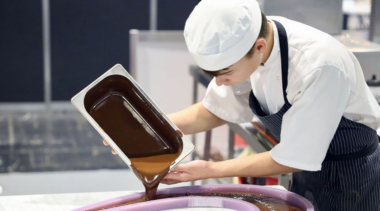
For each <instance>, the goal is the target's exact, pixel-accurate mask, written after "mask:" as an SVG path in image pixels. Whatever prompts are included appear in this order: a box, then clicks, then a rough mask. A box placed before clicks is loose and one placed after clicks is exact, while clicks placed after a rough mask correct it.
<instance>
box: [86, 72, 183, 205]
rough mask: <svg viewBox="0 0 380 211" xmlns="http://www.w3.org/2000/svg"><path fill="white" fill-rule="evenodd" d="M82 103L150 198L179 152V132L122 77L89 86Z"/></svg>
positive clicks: (180, 143) (148, 198) (112, 77)
mask: <svg viewBox="0 0 380 211" xmlns="http://www.w3.org/2000/svg"><path fill="white" fill-rule="evenodd" d="M84 106H85V109H86V111H87V112H88V113H89V114H90V115H91V117H92V118H93V119H94V120H95V121H96V122H97V124H98V125H99V126H100V127H101V128H102V129H103V130H104V132H105V133H107V135H108V136H109V137H110V138H111V139H112V140H113V141H114V142H115V143H116V145H117V146H118V147H119V148H120V149H121V150H122V151H123V153H124V154H125V155H126V156H127V157H128V158H129V159H130V161H131V167H132V169H133V171H134V173H135V174H136V175H137V177H138V178H139V179H140V180H141V182H142V183H143V184H144V186H145V197H146V199H147V200H151V199H154V198H155V195H156V191H157V187H158V185H159V183H160V181H161V180H162V178H163V177H164V176H165V175H166V174H167V173H168V171H169V168H170V166H171V165H172V164H173V163H174V161H175V160H176V159H177V158H178V157H179V155H180V154H181V151H182V147H183V146H182V141H181V136H182V134H178V132H177V131H175V130H174V129H173V127H171V125H170V124H169V123H168V122H167V121H166V119H165V118H163V117H162V115H161V114H160V113H159V112H158V111H157V110H155V109H154V107H153V106H152V105H150V103H149V102H148V101H147V100H146V99H145V97H144V95H143V94H142V93H141V92H140V91H139V90H138V89H137V88H136V87H135V86H134V85H133V83H132V82H131V81H130V80H129V79H128V78H125V77H123V76H119V75H111V76H108V77H106V78H104V79H103V80H102V81H100V82H99V83H98V84H96V85H95V86H94V87H92V88H91V89H90V90H89V91H88V92H87V93H86V96H85V98H84Z"/></svg>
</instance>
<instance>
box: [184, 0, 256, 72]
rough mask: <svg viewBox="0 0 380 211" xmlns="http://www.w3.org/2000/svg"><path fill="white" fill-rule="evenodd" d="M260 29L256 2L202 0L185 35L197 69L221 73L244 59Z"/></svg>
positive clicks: (254, 0) (186, 26)
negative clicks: (219, 71)
mask: <svg viewBox="0 0 380 211" xmlns="http://www.w3.org/2000/svg"><path fill="white" fill-rule="evenodd" d="M260 29H261V10H260V7H259V5H258V3H257V1H256V0H203V1H201V2H200V3H199V4H198V5H197V6H196V7H195V8H194V10H193V11H192V12H191V14H190V16H189V18H188V19H187V21H186V24H185V31H184V36H185V40H186V44H187V47H188V49H189V51H190V53H191V55H192V56H193V57H194V59H195V61H196V63H197V64H198V66H199V67H201V68H202V69H205V70H208V71H218V70H221V69H223V68H227V67H229V66H230V65H232V64H234V63H236V62H237V61H239V60H240V59H241V58H243V57H244V56H245V55H246V54H247V53H248V51H249V50H250V49H251V48H252V46H253V44H254V43H255V41H256V39H257V38H258V36H259V32H260Z"/></svg>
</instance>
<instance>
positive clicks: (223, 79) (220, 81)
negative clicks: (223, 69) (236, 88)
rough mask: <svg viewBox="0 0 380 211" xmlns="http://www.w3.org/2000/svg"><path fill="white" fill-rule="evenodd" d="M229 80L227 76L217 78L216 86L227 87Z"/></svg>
mask: <svg viewBox="0 0 380 211" xmlns="http://www.w3.org/2000/svg"><path fill="white" fill-rule="evenodd" d="M228 81H229V79H228V78H227V77H225V76H217V77H216V79H215V82H216V85H218V86H221V85H223V84H224V85H226V84H228Z"/></svg>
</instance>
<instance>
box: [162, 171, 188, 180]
mask: <svg viewBox="0 0 380 211" xmlns="http://www.w3.org/2000/svg"><path fill="white" fill-rule="evenodd" d="M189 176H190V175H189V174H188V173H169V174H167V175H166V176H165V177H164V179H168V180H177V181H180V182H187V181H189V179H190V177H189Z"/></svg>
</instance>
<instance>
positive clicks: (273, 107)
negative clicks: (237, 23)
mask: <svg viewBox="0 0 380 211" xmlns="http://www.w3.org/2000/svg"><path fill="white" fill-rule="evenodd" d="M268 19H269V20H277V21H278V22H280V23H281V24H282V25H283V26H284V28H285V30H286V32H287V37H288V45H289V73H288V86H287V88H286V93H287V99H288V101H289V103H290V104H292V107H291V108H290V109H289V110H288V111H287V112H286V113H285V115H284V117H283V121H282V126H281V127H282V130H281V142H280V143H279V144H278V145H276V146H275V147H274V148H273V149H272V150H271V156H272V158H273V159H274V160H275V161H276V162H278V163H280V164H282V165H285V166H290V167H293V168H298V169H303V170H309V171H317V170H320V169H321V164H322V162H323V160H324V158H325V156H326V153H327V150H328V147H329V144H330V142H331V140H332V138H333V136H334V134H335V131H336V129H337V127H338V125H339V122H340V120H341V118H342V115H343V116H344V117H346V118H347V119H350V120H352V121H355V122H358V123H362V124H364V125H367V126H368V127H370V128H373V129H375V130H376V129H378V128H379V126H380V107H379V105H378V103H377V101H376V100H375V98H374V96H373V95H372V93H371V91H370V89H369V88H368V86H367V84H366V82H365V79H364V76H363V73H362V69H361V67H360V64H359V62H358V60H357V59H356V58H355V56H354V55H353V54H352V53H351V52H350V51H349V50H348V49H347V48H346V47H345V46H344V45H343V44H341V43H340V42H339V41H337V40H335V39H334V38H333V37H331V36H330V35H328V34H326V33H324V32H321V31H319V30H317V29H314V28H312V27H310V26H307V25H304V24H302V23H299V22H296V21H292V20H289V19H286V18H283V17H274V16H269V17H268ZM271 23H272V26H273V30H274V44H273V50H272V52H271V54H270V56H269V58H268V60H267V61H266V62H265V64H264V66H260V67H259V68H258V69H257V70H256V71H255V72H254V73H253V74H252V75H251V77H250V79H248V80H246V81H244V82H242V83H240V84H237V85H233V86H224V85H223V86H217V85H216V83H215V78H214V79H213V80H212V81H211V83H210V84H209V86H208V88H207V92H206V95H205V97H204V99H203V101H202V103H203V105H204V106H205V107H206V108H207V109H208V110H209V111H210V112H212V113H213V114H215V115H216V116H218V117H220V118H221V119H224V120H226V121H229V122H235V123H242V122H250V121H252V120H253V117H254V115H253V113H252V111H251V109H250V107H249V104H248V97H249V92H250V91H251V89H252V91H253V93H254V94H255V96H256V98H257V100H258V101H259V103H260V105H261V107H262V109H263V111H264V112H266V113H267V114H274V113H277V112H278V111H279V110H280V109H281V107H282V106H283V105H284V103H285V102H284V99H283V94H282V76H281V56H280V47H279V38H278V32H277V28H276V25H275V24H274V23H273V21H271Z"/></svg>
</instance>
